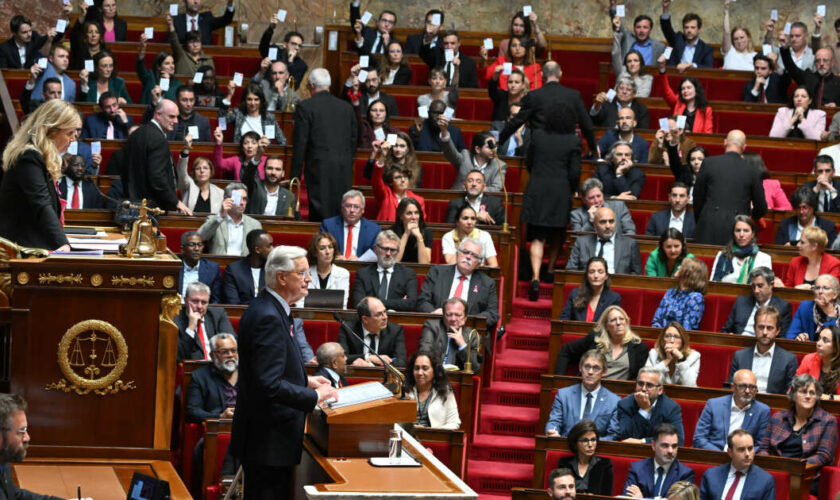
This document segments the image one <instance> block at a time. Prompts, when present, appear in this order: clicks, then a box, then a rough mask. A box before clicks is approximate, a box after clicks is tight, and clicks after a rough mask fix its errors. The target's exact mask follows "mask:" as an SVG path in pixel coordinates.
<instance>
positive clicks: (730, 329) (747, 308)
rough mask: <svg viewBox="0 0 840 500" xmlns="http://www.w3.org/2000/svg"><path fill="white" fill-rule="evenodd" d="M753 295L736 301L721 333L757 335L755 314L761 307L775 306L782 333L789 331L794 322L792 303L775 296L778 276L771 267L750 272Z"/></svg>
mask: <svg viewBox="0 0 840 500" xmlns="http://www.w3.org/2000/svg"><path fill="white" fill-rule="evenodd" d="M749 278H750V288H752V294H750V295H741V296H739V297H738V298H737V299H735V303H734V304H733V305H732V310H731V311H730V312H729V317H728V318H727V319H726V323H724V325H723V328H721V330H720V331H722V332H724V333H735V334H739V335H755V312H756V311H757V310H758V308H759V307H761V306H773V307H775V308H776V309H778V310H779V315H780V316H781V331H783V332H786V331H788V327H789V326H790V323H791V321H792V313H791V306H790V302H788V301H786V300H785V299H783V298H781V297H776V296H775V295H773V282H774V281H775V279H776V275H775V274H774V273H773V270H772V269H770V268H769V267H765V266H760V267H756V268H755V269H753V270H752V271H750V276H749Z"/></svg>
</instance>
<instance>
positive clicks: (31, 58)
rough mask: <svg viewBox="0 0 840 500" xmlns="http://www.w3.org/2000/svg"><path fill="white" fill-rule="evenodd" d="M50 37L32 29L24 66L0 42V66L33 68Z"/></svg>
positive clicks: (9, 44) (10, 46)
mask: <svg viewBox="0 0 840 500" xmlns="http://www.w3.org/2000/svg"><path fill="white" fill-rule="evenodd" d="M421 36H422V35H421ZM48 39H49V37H48V36H47V35H42V34H40V33H38V32H37V31H35V30H33V31H32V38H30V39H29V43H27V44H26V61H25V64H24V65H23V66H21V65H20V54H19V53H18V48H17V44H16V43H15V38H14V36H13V37H12V38H9V39H8V40H6V41H5V42H3V43H0V68H11V69H29V68H31V67H32V65H33V64H35V63H36V62H38V59H39V58H40V57H41V53H40V50H41V47H43V46H44V44H45V43H46V42H47V40H48Z"/></svg>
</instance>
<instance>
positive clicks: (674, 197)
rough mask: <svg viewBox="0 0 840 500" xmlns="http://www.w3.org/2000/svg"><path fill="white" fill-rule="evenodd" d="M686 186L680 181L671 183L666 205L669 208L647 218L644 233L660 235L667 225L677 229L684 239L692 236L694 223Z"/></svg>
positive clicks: (694, 227)
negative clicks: (689, 208)
mask: <svg viewBox="0 0 840 500" xmlns="http://www.w3.org/2000/svg"><path fill="white" fill-rule="evenodd" d="M688 199H689V198H688V186H686V185H685V184H684V183H682V182H679V181H677V182H675V183H673V184H671V190H670V192H669V194H668V205H670V208H667V209H665V210H660V211H659V212H655V213H654V214H653V215H651V216H650V219H648V225H647V228H646V229H645V234H647V235H649V236H661V235H662V233H664V232H665V230H666V229H668V228H669V227H673V228H675V229H677V230H679V231H680V232H681V233H682V234H683V236H685V238H686V239H691V238H694V230H695V229H696V224H695V222H694V212H691V211H690V210H687V208H688Z"/></svg>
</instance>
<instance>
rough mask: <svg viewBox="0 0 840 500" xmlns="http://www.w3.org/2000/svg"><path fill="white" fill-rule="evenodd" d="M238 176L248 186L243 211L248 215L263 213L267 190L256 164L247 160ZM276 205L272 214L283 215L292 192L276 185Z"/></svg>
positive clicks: (285, 212)
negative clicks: (277, 191)
mask: <svg viewBox="0 0 840 500" xmlns="http://www.w3.org/2000/svg"><path fill="white" fill-rule="evenodd" d="M239 174H240V175H239V177H240V178H241V179H242V182H243V183H244V184H245V187H247V188H248V204H247V205H246V206H245V213H246V214H250V215H265V214H264V212H265V206H266V204H267V203H268V190H267V189H266V187H265V184H264V183H263V180H262V179H261V178H260V172H259V168H258V165H256V164H254V163H253V162H247V163H245V164H244V165H243V168H242V171H240V173H239ZM277 189H279V190H280V192H279V193H278V194H277V207H276V208H275V209H274V215H283V216H285V215H286V214H287V213H288V211H289V204H290V203H293V201H292V193H291V192H290V191H289V190H288V189H286V188H284V187H283V186H280V187H278V188H277Z"/></svg>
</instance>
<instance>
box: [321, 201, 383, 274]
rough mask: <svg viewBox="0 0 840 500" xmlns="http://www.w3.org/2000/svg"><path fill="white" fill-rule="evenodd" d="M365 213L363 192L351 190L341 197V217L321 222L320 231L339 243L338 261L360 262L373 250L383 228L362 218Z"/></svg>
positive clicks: (337, 216)
mask: <svg viewBox="0 0 840 500" xmlns="http://www.w3.org/2000/svg"><path fill="white" fill-rule="evenodd" d="M364 211H365V197H364V195H362V192H361V191H357V190H355V189H351V190H349V191H347V192H346V193H344V194H343V195H342V196H341V215H336V216H335V217H330V218H328V219H324V221H323V222H321V228H320V230H321V231H324V232H325V233H330V234H331V235H333V238H335V241H337V242H338V253H337V255H336V256H335V257H336V258H337V259H344V260H358V259H359V257H361V256H362V255H364V254H365V253H367V252H368V251H369V250H373V245H374V242H375V241H376V235H377V234H379V231H381V230H382V228H380V227H379V225H378V224H377V223H375V222H372V221H369V220H368V219H367V218H365V217H362V214H363V213H364ZM310 218H311V217H310ZM348 243H349V245H348Z"/></svg>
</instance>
